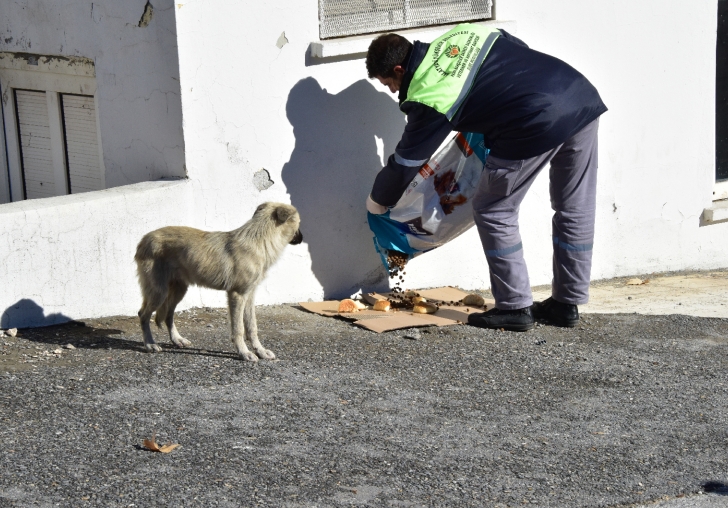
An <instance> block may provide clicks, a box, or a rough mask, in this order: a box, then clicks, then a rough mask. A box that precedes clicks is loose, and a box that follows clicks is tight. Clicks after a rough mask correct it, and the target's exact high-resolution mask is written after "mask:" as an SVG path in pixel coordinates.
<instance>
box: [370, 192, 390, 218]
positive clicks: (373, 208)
mask: <svg viewBox="0 0 728 508" xmlns="http://www.w3.org/2000/svg"><path fill="white" fill-rule="evenodd" d="M367 211H368V212H369V213H372V214H374V215H382V214H383V213H387V207H386V206H382V205H380V204H379V203H376V202H374V200H373V199H372V197H371V195H370V196H369V197H368V198H367Z"/></svg>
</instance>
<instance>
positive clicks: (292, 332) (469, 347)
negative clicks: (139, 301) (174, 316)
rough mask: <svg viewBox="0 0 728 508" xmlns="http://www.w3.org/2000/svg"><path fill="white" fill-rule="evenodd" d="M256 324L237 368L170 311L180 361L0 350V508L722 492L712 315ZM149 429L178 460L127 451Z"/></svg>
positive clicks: (114, 341) (720, 337)
mask: <svg viewBox="0 0 728 508" xmlns="http://www.w3.org/2000/svg"><path fill="white" fill-rule="evenodd" d="M258 322H259V325H260V328H261V337H262V341H263V344H264V345H265V346H266V347H268V348H270V349H272V350H273V351H274V352H275V353H276V355H277V356H278V358H279V360H277V361H273V362H271V361H260V362H258V363H257V364H253V363H247V362H242V361H240V360H238V358H237V357H236V355H235V354H233V346H232V344H231V343H230V342H229V339H228V331H227V330H228V326H227V316H226V312H225V311H224V310H221V309H196V310H191V311H186V312H183V313H181V314H180V315H179V318H178V323H179V328H180V331H181V333H182V334H183V335H184V336H186V337H187V338H189V339H190V340H192V341H193V343H194V345H195V347H194V348H191V349H185V350H180V349H175V348H173V347H172V345H171V344H170V343H169V341H168V340H167V339H166V338H165V336H164V334H162V333H160V332H157V337H158V338H159V339H160V343H161V345H162V347H163V348H164V350H163V352H162V353H159V354H147V353H145V352H144V350H143V346H142V339H141V334H140V331H139V329H138V323H137V320H136V318H130V317H116V318H106V319H100V320H88V321H86V322H84V323H68V324H65V325H58V326H51V327H46V328H33V329H24V330H19V331H18V336H17V337H15V338H12V337H2V338H0V390H1V391H0V397H1V399H2V404H0V446H1V449H0V506H3V507H4V506H73V507H77V506H105V507H106V506H109V507H114V506H120V507H121V506H137V507H147V506H243V505H244V506H248V505H254V504H261V505H269V506H290V507H296V506H322V507H325V506H344V505H346V506H348V505H359V506H363V505H368V506H372V505H378V506H445V505H452V506H454V505H457V506H522V505H525V504H532V505H536V506H554V507H582V506H589V507H591V506H630V505H642V504H645V503H651V502H659V501H662V502H664V500H676V499H678V498H682V499H685V500H689V499H690V498H691V497H694V498H699V497H700V498H707V497H711V498H713V497H715V496H720V494H721V493H723V494H725V493H727V492H726V489H723V487H722V486H724V485H725V482H726V481H728V455H727V454H726V445H728V431H727V428H726V421H727V419H726V416H727V415H726V412H727V411H728V391H727V388H728V379H727V378H726V367H728V354H727V353H728V320H725V319H713V318H696V317H689V316H679V315H672V316H639V315H636V314H630V315H625V314H611V315H596V314H592V315H586V316H585V318H584V319H583V320H582V325H581V326H579V327H577V328H574V329H561V328H556V327H552V326H548V325H539V326H538V327H537V328H536V329H535V330H533V331H530V332H527V333H520V334H519V333H510V332H500V331H492V330H480V329H476V328H472V327H469V326H466V325H461V326H452V327H444V328H424V329H420V330H419V331H418V332H417V333H413V331H412V330H403V331H396V332H390V333H385V334H375V333H372V332H369V331H366V330H363V329H359V328H357V327H355V326H353V325H351V324H349V323H347V322H345V321H341V320H337V319H330V318H324V317H320V316H317V315H314V314H309V313H306V312H304V311H302V310H301V309H300V308H298V307H296V306H290V305H280V306H270V307H259V308H258ZM413 336H414V337H413ZM67 344H71V345H73V346H74V347H75V349H65V348H63V346H64V345H67ZM201 348H204V349H201ZM54 351H58V352H56V353H54ZM153 435H156V439H157V441H158V442H159V443H162V444H163V443H167V442H171V443H179V444H180V445H181V446H180V447H179V448H177V449H176V450H174V451H172V452H171V453H169V454H162V453H154V452H150V451H147V450H145V449H144V447H143V446H142V442H143V440H144V439H145V438H151V437H152V436H153ZM709 482H713V483H709ZM706 485H707V486H708V487H709V488H706ZM716 485H717V487H716ZM721 489H723V490H721ZM705 490H707V491H712V492H713V493H712V494H710V495H697V494H698V493H700V492H702V491H705ZM720 499H725V500H726V501H728V497H723V498H719V497H715V500H716V502H717V501H719V500H720ZM726 504H728V503H726ZM680 506H690V505H689V504H685V505H682V504H681V505H680ZM711 506H713V505H711ZM716 506H717V505H716Z"/></svg>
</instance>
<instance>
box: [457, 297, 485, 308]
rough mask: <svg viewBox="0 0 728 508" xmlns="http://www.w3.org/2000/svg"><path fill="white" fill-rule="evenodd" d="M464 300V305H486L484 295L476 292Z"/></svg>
mask: <svg viewBox="0 0 728 508" xmlns="http://www.w3.org/2000/svg"><path fill="white" fill-rule="evenodd" d="M462 301H463V304H464V305H472V306H473V307H482V306H483V305H485V300H484V299H483V297H482V296H480V295H476V294H469V295H467V296H466V297H465V298H463V300H462Z"/></svg>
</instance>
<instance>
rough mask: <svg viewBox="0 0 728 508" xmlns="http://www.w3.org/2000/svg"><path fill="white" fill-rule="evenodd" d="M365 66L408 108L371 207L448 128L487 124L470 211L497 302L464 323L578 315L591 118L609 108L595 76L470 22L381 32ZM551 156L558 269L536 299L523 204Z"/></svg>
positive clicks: (519, 322) (584, 272) (560, 320)
mask: <svg viewBox="0 0 728 508" xmlns="http://www.w3.org/2000/svg"><path fill="white" fill-rule="evenodd" d="M366 65H367V72H368V74H369V77H370V78H372V79H373V78H377V79H378V80H379V81H380V82H381V83H382V84H383V85H385V86H387V87H388V88H389V90H390V91H391V92H392V93H397V92H399V105H400V109H401V110H402V111H403V112H404V113H405V114H407V126H406V128H405V131H404V134H403V135H402V139H401V140H400V142H399V144H398V145H397V148H396V150H395V153H394V154H393V155H392V156H390V157H389V160H388V162H387V165H386V166H385V167H384V168H383V169H382V170H381V171H380V172H379V174H378V175H377V177H376V179H375V182H374V186H373V188H372V192H371V194H370V196H369V198H368V199H367V210H368V211H370V212H371V213H375V214H380V213H385V212H386V211H387V208H388V207H392V206H394V205H395V204H396V203H397V201H398V200H399V198H400V196H401V195H402V193H403V192H404V190H405V188H406V187H407V185H408V184H409V182H410V181H411V180H412V178H413V177H414V176H415V175H416V174H417V172H418V171H419V170H420V168H421V167H422V166H423V165H424V164H425V163H426V162H427V160H428V159H429V158H430V157H431V156H432V154H433V153H434V152H435V150H436V149H437V147H438V146H439V145H440V144H441V143H442V141H444V140H445V138H446V137H447V135H448V134H449V133H450V132H451V131H453V130H456V131H462V132H478V133H482V134H483V135H484V137H485V144H486V146H487V147H488V148H489V149H490V154H489V155H488V158H487V160H486V164H485V169H484V171H483V175H482V177H481V180H480V183H479V187H478V191H477V193H476V195H475V196H474V198H473V213H474V217H475V224H476V226H477V228H478V233H479V234H480V239H481V242H482V244H483V249H484V250H485V256H486V259H487V261H488V267H489V271H490V280H491V290H492V292H493V296H494V298H495V301H496V305H495V309H492V310H490V311H488V312H485V313H478V314H471V315H470V316H469V318H468V323H470V324H471V325H474V326H479V327H484V328H503V329H506V330H513V331H526V330H529V329H531V328H533V326H534V315H535V316H536V317H539V318H544V319H547V320H549V321H551V322H552V323H554V324H556V325H559V326H575V325H576V324H577V322H578V321H579V311H578V307H577V306H578V305H581V304H584V303H586V302H587V301H588V298H589V280H590V273H591V260H592V244H593V241H594V218H595V208H596V175H597V129H598V118H599V116H600V115H601V114H602V113H604V112H605V111H607V108H606V106H605V105H604V103H603V102H602V100H601V99H600V97H599V94H598V92H597V91H596V89H595V88H594V86H592V84H591V83H589V81H587V79H586V78H585V77H584V76H582V75H581V74H580V73H579V72H577V71H576V70H575V69H573V68H572V67H570V66H569V65H567V64H566V63H564V62H562V61H561V60H558V59H556V58H554V57H551V56H549V55H545V54H543V53H539V52H537V51H534V50H532V49H530V48H529V47H528V46H526V44H525V43H523V42H522V41H520V40H519V39H517V38H515V37H513V36H512V35H510V34H508V33H507V32H506V31H505V30H498V29H495V28H490V27H485V26H480V25H473V24H462V25H458V26H457V27H455V28H454V29H452V30H450V31H449V32H447V33H446V34H444V35H443V36H442V37H439V38H438V39H436V40H434V41H433V42H432V43H431V44H426V43H422V42H419V41H415V42H414V44H412V43H410V42H409V41H408V40H407V39H405V38H404V37H401V36H399V35H397V34H385V35H381V36H379V37H378V38H376V39H375V40H374V41H373V42H372V43H371V45H370V46H369V51H368V52H367V58H366ZM547 164H550V165H551V169H550V173H549V176H550V187H549V188H550V194H551V207H552V208H553V210H554V212H555V213H554V216H553V220H552V229H553V244H554V254H553V270H554V278H553V283H552V296H551V298H549V299H547V300H545V301H544V302H540V303H537V304H535V305H533V299H532V295H531V287H530V283H529V279H528V271H527V269H526V264H525V262H524V259H523V246H522V243H521V237H520V234H519V231H518V211H519V207H520V204H521V201H522V200H523V198H524V196H525V194H526V192H527V191H528V189H529V187H530V186H531V184H532V183H533V181H534V179H535V178H536V176H537V174H538V173H539V172H540V171H541V169H542V168H544V167H545V166H546V165H547ZM532 307H533V309H532Z"/></svg>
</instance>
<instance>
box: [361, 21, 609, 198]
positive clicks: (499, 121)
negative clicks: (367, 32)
mask: <svg viewBox="0 0 728 508" xmlns="http://www.w3.org/2000/svg"><path fill="white" fill-rule="evenodd" d="M428 48H429V44H425V43H422V42H419V41H415V43H414V45H413V48H412V50H411V51H410V54H409V55H408V57H407V60H406V64H405V65H404V67H405V69H406V72H405V75H404V77H403V80H402V85H401V87H400V91H399V103H400V108H401V109H402V111H403V112H404V113H406V114H407V126H406V127H405V131H404V134H403V135H402V139H401V140H400V142H399V144H398V145H397V148H396V150H395V153H394V154H393V155H392V156H391V157H390V158H389V160H388V162H387V165H386V166H385V167H384V168H383V169H382V170H381V171H380V172H379V174H378V175H377V177H376V179H375V181H374V187H373V188H372V199H373V200H374V201H375V202H377V203H379V204H381V205H384V206H394V205H395V204H396V203H397V201H398V200H399V198H400V196H401V195H402V193H403V192H404V191H405V189H406V187H407V185H408V184H409V183H410V182H411V181H412V179H413V178H414V177H415V175H416V174H417V172H418V171H419V170H420V168H421V167H422V166H423V165H424V163H425V162H427V160H428V159H429V158H430V157H431V156H432V154H433V153H434V152H435V150H437V148H438V147H439V146H440V144H441V143H442V142H443V141H444V140H445V138H446V137H447V136H448V134H449V133H450V132H451V131H453V130H455V131H460V132H478V133H482V134H483V135H484V136H485V145H486V146H487V147H488V148H489V149H490V150H491V154H492V155H493V156H494V157H498V158H502V159H511V160H519V159H528V158H531V157H535V156H537V155H540V154H542V153H544V152H547V151H548V150H551V149H552V148H555V147H557V146H558V145H560V144H561V143H563V142H564V141H566V140H567V139H569V138H570V137H571V136H573V135H574V134H576V133H577V132H579V131H580V130H581V129H583V128H584V127H585V126H586V125H587V124H589V123H591V122H592V121H593V120H595V119H596V118H597V117H599V115H601V114H602V113H604V112H605V111H607V107H606V106H605V105H604V103H603V102H602V100H601V98H600V97H599V93H598V92H597V90H596V88H594V86H593V85H592V84H591V83H590V82H589V81H588V80H587V79H586V78H585V77H584V76H583V75H581V74H580V73H579V72H577V71H576V70H575V69H574V68H573V67H571V66H570V65H568V64H567V63H565V62H562V61H561V60H559V59H558V58H554V57H552V56H549V55H546V54H544V53H539V52H538V51H534V50H532V49H530V48H529V47H528V46H526V44H525V43H523V42H522V41H521V40H519V39H517V38H516V37H513V36H512V35H510V34H509V33H508V32H506V31H505V30H501V36H500V37H498V39H497V40H496V41H495V43H494V44H493V47H492V48H491V50H490V53H489V54H488V56H487V57H486V59H485V60H484V62H483V64H482V66H481V67H480V70H479V71H478V74H477V76H476V78H475V81H474V83H473V87H472V89H471V91H470V93H469V94H468V97H467V98H466V100H465V102H464V103H463V105H462V106H461V107H460V109H459V110H458V112H457V113H456V114H455V116H454V117H453V119H452V121H448V120H447V118H446V117H445V115H443V114H442V113H438V112H437V111H435V110H434V109H433V108H431V107H429V106H426V105H424V104H420V103H417V102H405V99H406V98H407V91H408V89H409V84H410V82H411V81H412V75H413V74H414V72H415V70H416V69H417V67H419V65H420V64H421V63H422V60H423V59H424V57H425V54H426V53H427V50H428Z"/></svg>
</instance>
